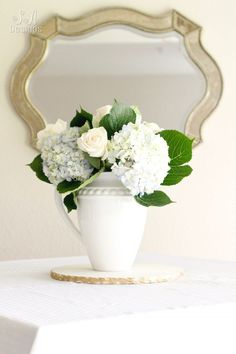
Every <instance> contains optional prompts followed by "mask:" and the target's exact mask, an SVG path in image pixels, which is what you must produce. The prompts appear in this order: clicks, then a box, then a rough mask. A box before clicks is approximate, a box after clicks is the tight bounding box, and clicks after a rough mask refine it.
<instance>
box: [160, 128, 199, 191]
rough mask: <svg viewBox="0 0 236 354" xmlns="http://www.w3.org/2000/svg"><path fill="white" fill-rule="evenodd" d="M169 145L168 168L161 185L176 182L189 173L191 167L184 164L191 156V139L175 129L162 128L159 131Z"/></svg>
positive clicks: (169, 184)
mask: <svg viewBox="0 0 236 354" xmlns="http://www.w3.org/2000/svg"><path fill="white" fill-rule="evenodd" d="M159 134H160V136H161V137H162V138H163V139H165V141H166V142H167V144H168V146H169V157H170V163H169V165H170V170H169V172H168V175H167V176H166V178H165V179H164V181H163V183H162V185H164V186H171V185H173V184H177V183H179V182H180V181H182V179H183V178H184V177H187V176H189V175H190V174H191V172H192V168H191V167H190V166H189V165H184V164H185V163H186V162H188V161H190V160H191V158H192V144H193V140H191V139H189V138H188V137H187V136H186V135H184V134H183V133H180V132H178V131H176V130H163V131H162V132H160V133H159Z"/></svg>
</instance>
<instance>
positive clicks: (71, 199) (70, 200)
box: [57, 167, 104, 213]
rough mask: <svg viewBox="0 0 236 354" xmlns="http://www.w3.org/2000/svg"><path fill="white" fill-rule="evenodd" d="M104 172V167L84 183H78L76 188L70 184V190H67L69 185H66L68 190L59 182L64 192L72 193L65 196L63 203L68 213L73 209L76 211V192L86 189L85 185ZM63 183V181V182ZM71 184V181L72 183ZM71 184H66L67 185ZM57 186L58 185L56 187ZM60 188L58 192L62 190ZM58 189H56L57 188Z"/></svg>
mask: <svg viewBox="0 0 236 354" xmlns="http://www.w3.org/2000/svg"><path fill="white" fill-rule="evenodd" d="M103 171H104V167H102V168H101V169H100V170H99V171H98V172H96V173H94V174H93V175H92V176H91V177H90V178H88V179H87V180H86V181H84V182H83V183H81V182H80V185H78V187H76V185H75V184H74V187H75V188H73V189H72V187H73V185H72V184H71V186H70V187H71V189H69V188H70V187H69V185H68V188H67V186H66V183H65V184H64V185H62V183H63V182H61V183H60V184H61V185H62V186H63V188H64V190H66V189H67V190H66V191H72V190H73V192H72V193H70V194H67V196H66V197H65V198H64V200H63V202H64V204H65V206H66V208H67V210H68V213H69V212H70V211H71V210H73V209H77V204H76V199H75V198H76V195H77V193H78V191H79V190H80V189H82V188H84V187H86V186H87V185H89V184H90V183H92V182H93V181H94V180H95V179H96V178H97V177H98V176H99V175H100V174H101V173H102V172H103ZM64 182H65V181H64ZM72 182H73V181H72ZM69 183H71V182H68V184H69ZM58 186H59V185H58ZM63 188H62V187H60V190H62V189H63ZM57 189H58V188H57ZM60 193H64V192H60Z"/></svg>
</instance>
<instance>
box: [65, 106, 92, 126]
mask: <svg viewBox="0 0 236 354" xmlns="http://www.w3.org/2000/svg"><path fill="white" fill-rule="evenodd" d="M92 119H93V115H92V114H91V113H88V112H86V111H85V110H84V109H83V108H82V107H81V111H80V112H78V111H77V110H76V115H75V116H74V118H73V119H72V121H71V122H70V127H82V126H83V125H84V124H85V123H86V122H88V124H89V126H90V128H92Z"/></svg>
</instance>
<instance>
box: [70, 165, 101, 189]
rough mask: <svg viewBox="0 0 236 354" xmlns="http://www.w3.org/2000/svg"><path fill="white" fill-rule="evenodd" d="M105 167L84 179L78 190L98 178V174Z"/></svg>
mask: <svg viewBox="0 0 236 354" xmlns="http://www.w3.org/2000/svg"><path fill="white" fill-rule="evenodd" d="M104 169H105V167H102V168H101V170H99V171H98V172H96V173H94V174H93V175H92V176H91V177H90V178H88V179H86V181H84V182H83V183H82V184H81V185H80V186H79V188H77V190H76V191H77V192H78V191H79V190H81V189H82V188H84V187H86V186H87V185H89V184H91V183H92V182H93V181H94V180H95V179H96V178H98V176H99V175H100V174H101V173H102V172H103V171H104Z"/></svg>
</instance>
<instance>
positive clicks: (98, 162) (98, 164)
mask: <svg viewBox="0 0 236 354" xmlns="http://www.w3.org/2000/svg"><path fill="white" fill-rule="evenodd" d="M84 157H85V159H86V160H87V161H88V162H89V163H90V165H91V166H93V167H94V168H96V170H99V169H100V167H101V159H100V158H99V157H92V156H90V155H89V154H88V153H87V152H84Z"/></svg>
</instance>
